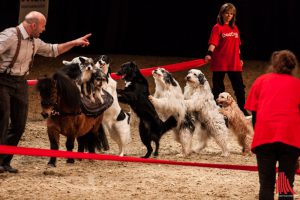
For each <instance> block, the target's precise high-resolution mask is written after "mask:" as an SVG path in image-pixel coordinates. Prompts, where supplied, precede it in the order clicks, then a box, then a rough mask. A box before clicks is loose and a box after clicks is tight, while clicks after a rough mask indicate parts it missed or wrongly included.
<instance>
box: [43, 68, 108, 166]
mask: <svg viewBox="0 0 300 200" xmlns="http://www.w3.org/2000/svg"><path fill="white" fill-rule="evenodd" d="M99 77H100V78H106V76H101V74H100V75H99V76H98V79H99ZM37 90H38V91H39V93H40V97H41V106H42V113H41V114H42V116H43V117H44V118H47V132H48V137H49V140H50V149H52V150H58V149H59V137H60V134H62V135H64V136H66V137H67V141H66V148H67V150H68V151H72V150H73V148H74V141H75V139H76V138H77V139H78V142H80V141H82V140H84V137H86V136H87V138H90V136H88V135H89V134H92V136H94V138H90V141H92V142H95V141H97V140H95V138H101V137H102V139H103V137H104V136H103V135H100V134H101V133H100V132H99V128H100V127H101V122H102V113H103V112H104V111H105V110H106V109H107V108H108V107H110V106H111V104H112V102H113V98H112V96H111V95H110V94H109V93H107V92H106V91H105V90H103V93H104V95H103V96H102V97H103V100H104V103H100V102H99V103H98V106H97V114H96V115H91V114H90V113H89V114H88V115H87V114H85V113H84V112H83V110H84V109H83V107H84V106H82V99H81V96H80V92H79V90H78V88H77V86H76V84H75V83H74V82H73V81H72V80H71V79H70V78H69V77H67V76H66V75H64V74H63V73H60V72H57V73H55V74H54V75H53V76H52V78H47V77H44V78H41V79H39V80H38V83H37ZM80 138H81V139H80ZM104 139H106V138H104ZM102 142H103V141H102ZM97 147H100V145H99V143H98V145H97ZM78 148H79V149H78V151H83V150H84V146H83V144H82V143H79V144H78ZM88 149H89V151H90V152H91V151H92V152H95V150H93V148H91V147H90V146H89V147H88ZM67 163H74V159H73V158H68V159H67ZM48 165H50V166H54V167H55V165H56V157H51V158H50V160H49V162H48Z"/></svg>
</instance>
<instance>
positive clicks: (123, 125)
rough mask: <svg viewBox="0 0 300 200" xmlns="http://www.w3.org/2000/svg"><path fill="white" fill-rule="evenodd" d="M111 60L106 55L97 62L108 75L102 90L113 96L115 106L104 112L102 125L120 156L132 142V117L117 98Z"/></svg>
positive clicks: (98, 66) (97, 65)
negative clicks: (115, 144) (114, 143)
mask: <svg viewBox="0 0 300 200" xmlns="http://www.w3.org/2000/svg"><path fill="white" fill-rule="evenodd" d="M110 63H111V59H110V58H109V57H108V56H106V55H101V56H100V58H99V59H98V61H97V62H96V64H95V65H96V67H97V68H100V69H102V71H103V72H104V73H105V74H107V76H108V81H107V82H105V81H104V82H103V83H102V84H103V85H102V88H103V89H105V90H106V91H107V92H108V93H110V94H111V95H112V96H113V99H114V101H113V104H112V105H111V106H110V107H109V108H108V109H107V110H105V111H104V113H103V120H102V125H103V127H104V129H105V130H106V131H105V132H106V133H107V132H109V134H110V136H111V138H112V139H113V140H114V141H115V142H116V143H117V144H118V147H119V155H120V156H123V155H124V154H125V153H126V147H127V145H128V144H129V143H130V142H131V134H130V115H129V113H126V112H124V111H123V110H122V108H121V107H120V104H119V101H118V97H117V91H116V89H117V82H116V81H115V80H113V79H112V78H111V76H110V71H111V70H110Z"/></svg>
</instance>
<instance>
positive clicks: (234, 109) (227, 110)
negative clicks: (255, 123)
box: [217, 92, 254, 155]
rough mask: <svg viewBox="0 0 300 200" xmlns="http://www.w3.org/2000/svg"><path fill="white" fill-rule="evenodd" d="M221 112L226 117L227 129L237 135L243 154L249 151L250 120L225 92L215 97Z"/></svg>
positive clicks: (250, 136)
mask: <svg viewBox="0 0 300 200" xmlns="http://www.w3.org/2000/svg"><path fill="white" fill-rule="evenodd" d="M217 103H218V105H219V106H220V107H221V108H220V113H222V114H223V115H224V116H225V117H227V119H228V126H229V129H231V130H232V132H233V133H234V134H235V135H236V136H237V138H238V143H239V145H240V146H241V147H242V148H243V149H242V152H243V155H246V154H250V153H251V142H252V137H253V132H254V131H253V128H252V125H251V122H250V121H249V120H247V119H246V118H245V115H244V113H243V112H242V111H241V110H240V108H239V107H238V105H237V103H236V101H235V100H234V99H233V98H232V96H231V95H230V94H229V93H227V92H222V93H220V94H219V97H218V98H217Z"/></svg>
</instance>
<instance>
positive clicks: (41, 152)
mask: <svg viewBox="0 0 300 200" xmlns="http://www.w3.org/2000/svg"><path fill="white" fill-rule="evenodd" d="M0 154H18V155H26V156H45V157H61V158H77V159H79V158H80V159H90V160H110V161H122V162H139V163H155V164H166V165H181V166H193V167H206V168H218V169H232V170H244V171H257V167H256V166H245V165H228V164H211V163H195V162H181V161H172V160H158V159H151V158H147V159H146V158H137V157H129V156H124V157H121V156H116V155H107V154H90V153H78V152H69V151H59V150H48V149H38V148H27V147H15V146H5V145H0ZM296 173H297V174H299V175H300V170H297V172H296Z"/></svg>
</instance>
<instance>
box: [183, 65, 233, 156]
mask: <svg viewBox="0 0 300 200" xmlns="http://www.w3.org/2000/svg"><path fill="white" fill-rule="evenodd" d="M185 79H186V86H185V88H184V98H185V102H186V106H187V108H188V111H190V112H193V111H197V112H198V115H199V116H198V119H199V122H200V124H201V129H202V130H201V131H200V132H199V133H197V137H199V138H198V140H199V146H198V147H197V148H196V149H195V151H196V152H200V150H201V149H203V148H204V147H205V146H206V144H207V140H208V138H209V137H213V138H214V139H215V141H216V143H217V144H218V145H219V146H220V147H221V149H222V156H228V155H229V151H228V148H227V138H228V129H227V127H226V124H225V120H224V116H223V115H222V114H221V113H220V112H219V107H218V106H217V104H216V102H215V100H214V97H213V94H212V92H211V89H210V86H209V83H208V81H207V79H206V78H205V76H204V74H203V73H202V72H201V71H200V70H197V69H191V70H190V71H189V72H188V74H187V76H186V77H185Z"/></svg>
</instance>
